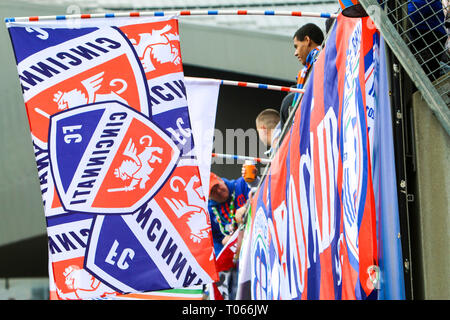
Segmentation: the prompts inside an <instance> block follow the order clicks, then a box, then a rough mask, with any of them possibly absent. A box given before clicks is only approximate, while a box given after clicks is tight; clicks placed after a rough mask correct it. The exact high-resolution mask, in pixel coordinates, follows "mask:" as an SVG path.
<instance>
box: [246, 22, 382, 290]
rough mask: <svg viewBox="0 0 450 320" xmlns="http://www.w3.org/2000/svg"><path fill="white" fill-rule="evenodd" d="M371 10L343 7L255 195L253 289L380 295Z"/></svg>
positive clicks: (374, 32)
mask: <svg viewBox="0 0 450 320" xmlns="http://www.w3.org/2000/svg"><path fill="white" fill-rule="evenodd" d="M369 19H370V18H362V19H360V18H346V17H344V16H342V15H339V16H338V18H337V23H336V24H335V26H334V28H333V30H332V31H331V33H330V35H329V37H328V40H327V42H326V44H325V46H324V49H323V50H322V51H321V53H320V55H319V57H318V59H317V61H316V62H315V64H314V66H313V71H312V73H311V76H310V79H309V82H308V85H307V86H306V92H305V94H304V96H303V98H302V101H301V105H300V107H299V109H298V110H297V112H296V114H295V118H294V123H293V125H292V127H291V128H290V131H289V132H288V134H287V136H286V137H285V139H284V140H283V143H282V144H281V146H280V148H279V150H278V152H277V153H276V155H275V157H274V159H273V161H272V165H271V167H270V169H269V171H268V174H267V175H266V176H265V178H264V179H263V181H262V183H261V185H260V187H259V189H258V191H257V193H256V194H255V196H254V197H253V202H252V213H251V218H252V220H251V230H250V234H249V237H248V240H247V241H250V243H249V244H248V251H249V252H250V256H251V257H250V262H249V263H247V265H245V266H244V265H240V268H241V270H243V269H244V270H245V272H246V273H248V271H246V270H247V269H248V270H250V273H249V275H250V276H249V278H250V287H251V298H252V299H367V298H372V297H376V294H377V289H378V288H379V284H380V282H379V267H378V254H377V233H376V232H377V230H376V224H377V221H376V220H377V219H376V218H377V216H376V214H377V212H376V208H377V207H376V201H375V197H374V189H373V183H372V167H371V166H372V162H371V135H372V133H373V124H374V121H376V119H374V110H373V107H374V105H376V104H375V103H374V102H375V100H376V99H379V98H380V97H377V96H376V95H375V91H374V90H373V86H372V85H371V84H373V83H374V79H377V80H378V79H379V78H378V77H377V74H378V73H379V64H377V65H376V66H377V67H376V68H374V63H375V62H376V61H377V60H379V55H380V51H379V49H378V48H379V39H380V35H379V33H378V32H377V30H376V29H375V28H373V24H372V23H370V21H369ZM383 54H384V52H383ZM374 77H375V78H374ZM245 246H246V247H247V245H245ZM243 272H244V271H243ZM244 284H245V282H244V281H242V285H244Z"/></svg>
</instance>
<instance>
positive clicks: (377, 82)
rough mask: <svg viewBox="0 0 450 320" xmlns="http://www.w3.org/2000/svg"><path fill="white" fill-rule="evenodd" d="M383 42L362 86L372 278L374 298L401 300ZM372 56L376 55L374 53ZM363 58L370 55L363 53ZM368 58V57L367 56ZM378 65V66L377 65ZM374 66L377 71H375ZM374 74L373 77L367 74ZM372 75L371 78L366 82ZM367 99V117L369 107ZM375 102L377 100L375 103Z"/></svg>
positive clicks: (398, 227)
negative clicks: (374, 244)
mask: <svg viewBox="0 0 450 320" xmlns="http://www.w3.org/2000/svg"><path fill="white" fill-rule="evenodd" d="M384 52H385V42H384V40H383V38H380V59H379V61H376V59H373V60H374V61H373V62H372V64H373V65H374V68H373V70H370V69H369V70H368V72H367V71H366V75H367V76H366V78H368V79H369V81H366V86H367V89H366V90H368V92H369V93H371V95H372V96H373V97H374V99H372V100H371V101H373V108H374V111H373V115H374V119H375V120H376V121H374V126H373V138H372V139H373V144H371V145H372V154H373V157H372V162H373V185H374V193H375V201H376V205H377V233H378V248H379V250H378V260H379V269H380V270H379V273H378V275H379V277H378V279H376V281H377V288H378V289H379V293H378V299H380V300H381V299H387V300H403V299H405V281H404V276H403V257H402V244H401V240H400V238H399V237H398V235H399V234H400V221H399V212H398V202H397V201H398V200H397V180H396V171H395V156H394V155H395V153H394V145H393V141H394V138H393V132H392V125H391V124H392V115H391V105H390V99H389V87H388V83H389V82H388V76H387V69H386V66H387V64H386V55H385V54H383V53H384ZM374 57H375V58H376V55H374ZM367 59H370V56H369V55H367V58H366V60H367ZM371 60H372V59H371ZM377 64H378V68H377ZM377 69H378V70H379V72H378V73H377V72H376V71H377ZM372 73H374V74H375V75H374V76H371V74H372ZM371 78H374V80H373V81H370V79H371ZM367 101H368V108H367V110H368V118H370V116H369V113H370V108H371V107H372V106H371V105H369V101H370V100H369V99H368V100H367ZM375 102H376V103H377V104H376V105H375Z"/></svg>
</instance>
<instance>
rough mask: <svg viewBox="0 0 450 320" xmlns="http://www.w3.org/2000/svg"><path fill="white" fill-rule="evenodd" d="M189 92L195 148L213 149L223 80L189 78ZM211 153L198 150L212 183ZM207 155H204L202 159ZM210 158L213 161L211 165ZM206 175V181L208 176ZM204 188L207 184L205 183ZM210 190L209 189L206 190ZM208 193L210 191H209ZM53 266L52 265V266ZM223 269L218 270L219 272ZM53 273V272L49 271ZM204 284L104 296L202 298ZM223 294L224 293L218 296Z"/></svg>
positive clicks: (53, 294) (52, 291)
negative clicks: (210, 175)
mask: <svg viewBox="0 0 450 320" xmlns="http://www.w3.org/2000/svg"><path fill="white" fill-rule="evenodd" d="M185 87H186V95H187V100H188V109H189V117H190V119H191V122H193V123H194V124H193V126H192V134H193V136H194V141H195V149H197V150H199V151H203V150H211V151H212V142H213V133H214V123H215V115H216V111H217V100H218V95H219V90H220V81H217V80H207V79H192V78H186V79H185ZM210 154H211V152H209V156H208V155H207V154H206V153H204V154H201V153H198V154H197V157H198V158H199V169H200V175H201V180H202V182H203V181H206V184H209V182H208V180H209V172H210V166H211V165H210V162H211V156H210ZM202 156H203V158H202ZM208 161H209V164H208ZM204 177H206V180H205V178H204ZM202 185H203V187H204V189H205V184H204V183H202ZM204 192H208V188H206V190H204ZM205 194H206V193H205ZM49 268H51V264H50V265H49ZM219 271H220V270H217V272H219ZM49 274H50V276H51V275H53V272H52V270H51V269H50V270H49ZM49 280H50V299H51V300H57V299H58V295H57V292H56V285H55V282H54V280H53V278H52V277H50V279H49ZM202 289H203V288H202V286H201V285H199V286H192V287H187V288H180V289H170V290H162V291H149V292H139V293H130V294H117V295H110V296H106V297H104V298H102V299H114V300H117V299H120V300H130V299H133V300H184V299H186V300H202V299H203V290H202ZM218 297H220V296H218Z"/></svg>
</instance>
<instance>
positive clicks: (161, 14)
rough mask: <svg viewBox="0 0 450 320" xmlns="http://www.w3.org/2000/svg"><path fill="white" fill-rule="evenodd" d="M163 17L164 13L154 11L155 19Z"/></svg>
mask: <svg viewBox="0 0 450 320" xmlns="http://www.w3.org/2000/svg"><path fill="white" fill-rule="evenodd" d="M162 16H164V12H163V11H156V12H155V17H162Z"/></svg>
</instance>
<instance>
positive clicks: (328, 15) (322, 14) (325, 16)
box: [320, 13, 331, 18]
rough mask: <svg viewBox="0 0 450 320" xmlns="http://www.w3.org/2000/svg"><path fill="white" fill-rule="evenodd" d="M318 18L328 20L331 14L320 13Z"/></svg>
mask: <svg viewBox="0 0 450 320" xmlns="http://www.w3.org/2000/svg"><path fill="white" fill-rule="evenodd" d="M320 16H321V17H322V18H330V17H331V14H329V13H321V14H320Z"/></svg>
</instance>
